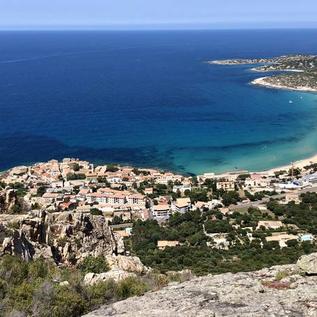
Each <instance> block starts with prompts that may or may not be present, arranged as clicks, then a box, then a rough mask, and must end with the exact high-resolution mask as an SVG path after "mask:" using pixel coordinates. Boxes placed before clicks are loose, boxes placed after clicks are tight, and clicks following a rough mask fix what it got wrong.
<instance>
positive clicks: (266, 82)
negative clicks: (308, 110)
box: [251, 77, 317, 92]
mask: <svg viewBox="0 0 317 317" xmlns="http://www.w3.org/2000/svg"><path fill="white" fill-rule="evenodd" d="M271 79H272V77H260V78H257V79H254V80H253V81H251V84H252V85H256V86H262V87H266V88H273V89H283V90H293V91H301V92H317V88H312V87H307V86H305V87H292V86H287V85H281V84H277V83H272V82H270V80H271Z"/></svg>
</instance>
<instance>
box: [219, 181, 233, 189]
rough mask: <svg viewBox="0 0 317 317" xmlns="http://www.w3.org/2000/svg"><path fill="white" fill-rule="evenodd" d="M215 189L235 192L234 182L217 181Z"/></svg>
mask: <svg viewBox="0 0 317 317" xmlns="http://www.w3.org/2000/svg"><path fill="white" fill-rule="evenodd" d="M216 188H217V189H218V190H224V191H232V190H235V185H234V181H230V180H218V181H217V184H216Z"/></svg>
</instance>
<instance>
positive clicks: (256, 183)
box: [244, 173, 271, 188]
mask: <svg viewBox="0 0 317 317" xmlns="http://www.w3.org/2000/svg"><path fill="white" fill-rule="evenodd" d="M270 183H271V181H270V179H269V178H267V177H263V175H261V174H256V173H255V174H252V175H251V176H250V177H248V178H247V179H246V180H245V182H244V186H245V187H247V188H253V187H257V188H259V187H260V188H267V187H269V185H270Z"/></svg>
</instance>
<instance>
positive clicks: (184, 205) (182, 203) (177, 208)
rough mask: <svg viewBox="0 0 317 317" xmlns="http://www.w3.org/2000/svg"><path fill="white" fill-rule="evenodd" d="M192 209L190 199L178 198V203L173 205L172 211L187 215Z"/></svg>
mask: <svg viewBox="0 0 317 317" xmlns="http://www.w3.org/2000/svg"><path fill="white" fill-rule="evenodd" d="M190 208H191V201H190V198H177V199H176V202H173V204H172V210H173V211H174V212H179V213H182V214H183V213H185V212H187V211H189V209H190Z"/></svg>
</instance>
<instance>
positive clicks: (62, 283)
mask: <svg viewBox="0 0 317 317" xmlns="http://www.w3.org/2000/svg"><path fill="white" fill-rule="evenodd" d="M59 285H60V286H69V282H68V281H63V282H60V283H59Z"/></svg>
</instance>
